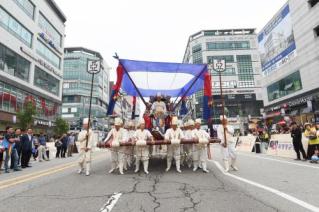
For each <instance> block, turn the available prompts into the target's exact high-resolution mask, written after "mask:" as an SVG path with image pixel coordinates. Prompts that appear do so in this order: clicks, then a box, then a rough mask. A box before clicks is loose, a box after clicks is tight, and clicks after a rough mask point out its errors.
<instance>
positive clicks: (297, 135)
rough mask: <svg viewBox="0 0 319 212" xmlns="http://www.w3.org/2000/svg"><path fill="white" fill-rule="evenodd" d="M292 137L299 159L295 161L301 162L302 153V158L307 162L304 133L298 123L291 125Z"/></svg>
mask: <svg viewBox="0 0 319 212" xmlns="http://www.w3.org/2000/svg"><path fill="white" fill-rule="evenodd" d="M291 137H292V143H293V145H294V149H295V151H296V153H297V158H296V159H295V160H301V159H300V152H301V154H302V157H303V159H304V160H307V156H306V152H305V150H304V148H303V145H302V141H301V140H302V132H301V129H300V127H299V126H298V125H297V123H296V122H292V123H291Z"/></svg>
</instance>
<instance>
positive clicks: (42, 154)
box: [38, 133, 49, 162]
mask: <svg viewBox="0 0 319 212" xmlns="http://www.w3.org/2000/svg"><path fill="white" fill-rule="evenodd" d="M46 147H47V142H46V138H45V136H44V135H43V133H40V136H39V146H38V159H39V162H42V161H43V159H44V160H45V161H48V160H49V159H48V157H47V154H46Z"/></svg>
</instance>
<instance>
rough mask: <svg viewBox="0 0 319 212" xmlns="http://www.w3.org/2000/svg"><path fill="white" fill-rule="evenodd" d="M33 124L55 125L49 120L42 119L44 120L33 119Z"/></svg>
mask: <svg viewBox="0 0 319 212" xmlns="http://www.w3.org/2000/svg"><path fill="white" fill-rule="evenodd" d="M34 125H35V126H37V125H41V126H48V127H52V126H55V124H54V123H52V122H51V121H44V120H38V119H36V120H34Z"/></svg>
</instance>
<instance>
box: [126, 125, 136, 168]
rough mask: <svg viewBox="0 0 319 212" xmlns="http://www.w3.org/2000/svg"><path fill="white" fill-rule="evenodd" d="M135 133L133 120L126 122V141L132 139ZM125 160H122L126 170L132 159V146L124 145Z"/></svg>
mask: <svg viewBox="0 0 319 212" xmlns="http://www.w3.org/2000/svg"><path fill="white" fill-rule="evenodd" d="M134 133H135V124H134V122H133V121H130V122H128V124H127V141H129V140H131V141H133V140H134ZM124 152H125V160H124V170H127V169H128V167H131V165H132V163H133V159H134V146H126V147H124Z"/></svg>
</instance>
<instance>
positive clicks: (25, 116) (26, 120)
mask: <svg viewBox="0 0 319 212" xmlns="http://www.w3.org/2000/svg"><path fill="white" fill-rule="evenodd" d="M36 113H37V110H36V107H35V105H34V104H33V103H32V102H31V101H29V102H26V103H25V105H24V107H23V108H22V110H20V111H18V112H17V118H18V119H19V124H18V125H19V127H20V128H22V129H27V128H30V127H31V125H32V123H33V120H34V116H35V115H36Z"/></svg>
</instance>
